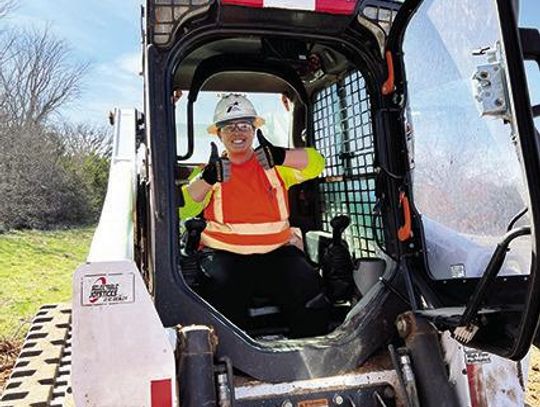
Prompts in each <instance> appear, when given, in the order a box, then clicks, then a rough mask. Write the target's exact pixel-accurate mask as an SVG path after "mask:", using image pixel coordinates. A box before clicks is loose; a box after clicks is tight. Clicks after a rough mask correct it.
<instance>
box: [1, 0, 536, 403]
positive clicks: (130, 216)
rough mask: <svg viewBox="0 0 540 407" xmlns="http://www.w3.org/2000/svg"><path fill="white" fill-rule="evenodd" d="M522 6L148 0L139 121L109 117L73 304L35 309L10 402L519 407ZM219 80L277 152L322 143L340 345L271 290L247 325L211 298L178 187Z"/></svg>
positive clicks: (526, 119) (316, 221) (199, 160)
mask: <svg viewBox="0 0 540 407" xmlns="http://www.w3.org/2000/svg"><path fill="white" fill-rule="evenodd" d="M516 13H517V5H516V4H515V3H513V2H511V1H509V0H479V1H475V2H470V1H466V0H455V1H442V0H424V1H422V0H402V1H391V0H297V1H288V0H147V1H146V4H145V5H144V8H143V19H142V21H143V24H142V34H143V36H142V38H143V65H144V69H143V72H144V85H145V86H144V113H142V112H139V111H136V110H125V109H123V110H122V109H121V110H116V111H115V112H114V117H113V119H114V126H115V132H114V135H115V136H114V145H113V156H112V162H111V170H110V177H109V186H108V191H107V197H106V200H105V203H104V207H103V212H102V215H101V219H100V222H99V225H98V227H97V230H96V232H95V236H94V239H93V241H92V245H91V249H90V254H89V256H88V260H87V262H86V263H85V264H84V265H82V266H81V267H80V268H79V269H78V270H77V271H76V272H75V275H74V279H73V302H72V304H71V307H64V306H56V305H48V306H44V307H43V308H42V309H41V310H40V312H39V313H38V314H37V316H36V317H35V319H34V321H33V325H32V327H31V329H30V332H29V334H28V336H27V339H26V342H25V344H24V346H23V349H22V352H21V355H20V357H19V359H18V361H17V364H16V366H15V368H14V370H13V373H12V375H11V378H10V380H9V382H8V383H7V385H6V388H5V391H4V393H3V395H2V398H1V401H0V406H2V407H5V406H23V405H24V406H63V405H76V406H99V407H105V406H107V407H109V406H110V407H119V406H152V407H158V406H159V407H166V406H167V407H168V406H182V407H185V406H189V407H195V406H221V407H225V406H237V407H244V406H280V407H293V406H295V407H323V406H324V407H326V406H363V407H369V406H373V407H376V406H377V407H383V406H410V407H415V406H475V407H476V406H521V405H523V403H524V389H525V386H526V382H527V377H526V376H527V363H526V361H527V358H526V356H527V353H528V351H529V348H530V346H531V343H532V342H533V341H534V337H535V333H536V331H537V325H538V317H539V313H540V274H539V273H540V265H539V264H538V258H537V253H536V250H537V247H538V239H539V237H537V234H536V230H538V227H539V224H538V223H539V222H540V220H539V219H540V212H539V211H540V184H539V183H538V179H539V177H540V148H539V147H540V145H539V139H538V136H537V133H536V130H535V127H534V123H533V116H534V113H535V112H536V113H537V112H538V109H537V108H536V107H535V108H531V105H530V100H529V95H528V92H527V84H526V77H525V69H524V60H525V59H529V60H536V62H538V60H539V55H540V52H539V51H540V37H539V35H538V31H537V30H535V29H519V28H518V27H517V25H516V18H515V15H516ZM224 92H227V93H228V92H233V93H241V94H247V95H249V96H250V99H251V100H252V101H253V102H254V103H255V105H256V107H257V109H258V110H259V113H260V114H261V115H262V116H264V117H265V118H266V120H267V124H266V128H265V134H266V135H268V138H269V139H270V140H271V141H272V142H273V143H274V144H277V145H280V146H283V147H300V146H313V147H315V148H316V149H317V150H318V151H320V152H321V153H322V154H323V155H324V156H325V159H326V168H325V170H324V172H323V174H322V175H321V176H320V177H319V178H318V179H315V180H312V181H309V182H306V183H304V184H301V185H299V186H296V187H294V188H291V190H290V191H289V205H290V211H291V219H290V221H291V224H292V225H293V226H295V227H297V228H298V229H299V230H300V231H301V235H302V242H303V247H304V250H305V254H306V256H307V258H308V259H309V261H310V262H311V263H312V264H313V266H314V267H316V268H317V269H318V270H320V272H321V273H322V274H323V277H325V273H327V272H328V271H327V270H328V269H336V268H337V269H338V271H340V270H339V267H341V266H340V264H341V265H343V264H345V263H347V264H352V267H351V269H350V270H346V272H347V273H349V274H347V275H348V277H350V278H349V279H348V280H346V281H345V280H344V281H345V283H346V282H347V281H348V284H349V286H348V289H347V290H345V291H344V292H346V293H347V294H346V295H344V296H342V297H341V298H339V300H336V301H334V303H332V304H331V305H332V313H331V315H332V316H331V324H330V325H331V326H330V328H329V331H328V333H327V334H326V335H323V336H318V337H308V338H300V339H291V338H289V337H288V330H287V327H286V325H284V324H283V320H282V318H280V317H281V315H280V309H279V307H278V306H276V305H275V304H272V303H271V302H269V300H268V299H266V298H260V299H258V300H257V301H255V300H254V302H253V304H252V305H250V309H249V315H250V322H249V325H247V326H242V327H239V326H236V325H234V324H233V323H232V322H231V321H229V320H228V319H227V318H226V317H225V316H224V315H223V314H222V313H221V312H220V310H219V309H216V308H214V307H212V306H211V305H210V304H209V303H208V302H207V301H206V300H205V299H204V296H202V295H200V294H199V288H198V284H199V281H200V276H201V275H200V273H201V270H200V265H199V259H200V255H201V250H200V245H199V243H198V239H199V237H200V233H201V231H202V230H203V229H204V226H205V223H204V219H202V218H195V219H181V218H180V216H179V208H180V207H182V205H184V201H183V195H182V193H181V186H182V185H185V184H186V183H187V182H189V178H190V174H191V173H192V172H193V170H194V169H195V168H197V167H200V166H201V165H204V163H206V162H207V160H208V156H209V152H210V150H209V144H210V142H211V141H216V139H215V138H214V139H212V138H211V136H209V135H207V134H206V133H205V127H206V125H208V124H209V123H210V120H211V117H210V116H209V114H210V113H209V112H211V110H212V108H213V106H214V105H215V103H216V101H217V98H216V95H218V94H220V93H224ZM333 245H341V247H344V248H345V249H346V253H347V256H348V257H347V258H348V259H349V260H350V263H348V262H341V263H340V262H336V261H334V260H333V258H332V256H329V255H328V253H329V248H330V247H332V246H333ZM342 252H343V251H342ZM341 271H343V270H341ZM254 272H256V270H254ZM338 274H339V273H338ZM343 274H346V273H343Z"/></svg>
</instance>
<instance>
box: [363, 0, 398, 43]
mask: <svg viewBox="0 0 540 407" xmlns="http://www.w3.org/2000/svg"><path fill="white" fill-rule="evenodd" d="M401 3H403V1H393V2H392V1H377V0H375V1H373V0H371V1H369V2H366V3H364V8H363V9H362V14H364V16H366V17H367V18H368V19H369V20H371V21H372V22H373V23H375V24H377V25H378V26H379V27H381V28H382V29H383V30H384V32H385V33H386V35H388V34H389V33H390V28H391V27H392V24H393V22H394V20H395V19H396V15H397V13H398V11H399V8H400V7H401Z"/></svg>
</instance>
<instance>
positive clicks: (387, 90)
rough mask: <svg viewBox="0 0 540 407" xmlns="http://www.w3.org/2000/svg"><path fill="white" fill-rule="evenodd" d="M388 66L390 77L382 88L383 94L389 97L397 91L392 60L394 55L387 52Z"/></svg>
mask: <svg viewBox="0 0 540 407" xmlns="http://www.w3.org/2000/svg"><path fill="white" fill-rule="evenodd" d="M385 55H386V66H387V69H388V77H387V78H386V81H385V82H384V84H383V86H382V94H383V95H385V96H388V95H390V94H392V93H393V92H394V90H395V89H396V86H395V82H394V60H393V58H392V53H391V52H390V51H386V54H385Z"/></svg>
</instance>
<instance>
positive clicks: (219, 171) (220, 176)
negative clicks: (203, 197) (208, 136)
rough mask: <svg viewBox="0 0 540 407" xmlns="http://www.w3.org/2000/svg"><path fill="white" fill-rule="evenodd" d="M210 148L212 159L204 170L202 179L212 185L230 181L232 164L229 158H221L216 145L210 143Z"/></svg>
mask: <svg viewBox="0 0 540 407" xmlns="http://www.w3.org/2000/svg"><path fill="white" fill-rule="evenodd" d="M210 148H211V152H210V158H209V159H208V164H206V166H205V167H204V169H203V172H202V175H201V177H202V179H203V180H205V181H206V182H207V183H208V184H210V185H214V184H215V183H216V182H226V181H228V180H229V178H230V177H231V162H230V161H229V159H227V158H220V156H219V154H218V148H217V146H216V143H214V142H212V143H210Z"/></svg>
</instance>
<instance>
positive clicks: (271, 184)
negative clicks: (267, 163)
mask: <svg viewBox="0 0 540 407" xmlns="http://www.w3.org/2000/svg"><path fill="white" fill-rule="evenodd" d="M204 217H205V219H206V221H207V225H206V229H205V230H204V231H203V233H202V235H201V243H202V244H203V245H204V246H207V247H211V248H214V249H220V250H227V251H230V252H233V253H239V254H253V253H268V252H270V251H272V250H274V249H277V248H278V247H280V246H283V245H284V244H286V243H288V242H289V240H290V239H291V228H290V226H289V202H288V197H287V189H286V188H285V184H284V183H283V180H282V179H281V177H280V176H279V174H278V172H277V171H276V169H275V168H271V169H270V170H265V169H264V168H263V167H261V165H260V164H259V162H258V161H257V159H256V157H255V156H253V157H252V158H251V159H250V160H248V161H247V162H245V163H242V164H232V165H231V178H230V179H229V181H227V182H224V183H219V182H218V183H216V184H214V186H213V187H212V197H211V198H210V202H209V204H208V205H207V206H206V209H205V210H204Z"/></svg>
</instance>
